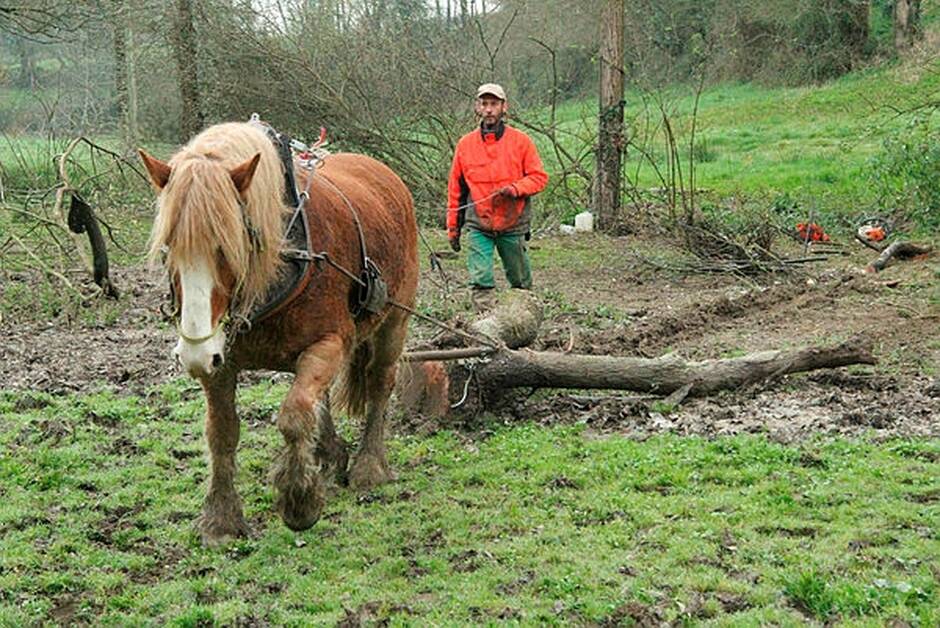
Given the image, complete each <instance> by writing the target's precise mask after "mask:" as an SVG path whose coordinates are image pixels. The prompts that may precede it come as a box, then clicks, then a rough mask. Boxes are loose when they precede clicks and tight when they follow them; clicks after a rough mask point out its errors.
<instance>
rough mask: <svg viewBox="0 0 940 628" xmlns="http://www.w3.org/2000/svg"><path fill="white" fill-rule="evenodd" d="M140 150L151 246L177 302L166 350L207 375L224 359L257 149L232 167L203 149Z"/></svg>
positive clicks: (244, 267) (245, 245) (244, 255)
mask: <svg viewBox="0 0 940 628" xmlns="http://www.w3.org/2000/svg"><path fill="white" fill-rule="evenodd" d="M140 156H141V159H142V160H143V162H144V165H145V166H146V168H147V171H148V172H149V174H150V179H151V181H152V182H153V185H154V187H155V188H156V189H157V191H158V193H159V202H158V205H159V212H158V214H157V218H156V221H155V223H154V229H153V237H152V243H151V246H152V249H151V251H152V253H157V254H159V255H162V256H163V257H164V263H165V264H166V267H167V270H168V272H169V275H170V281H171V282H172V284H173V292H174V293H175V295H176V300H177V304H176V305H177V307H178V308H179V320H178V322H177V329H178V332H179V340H178V342H177V343H176V348H175V349H174V350H173V353H174V354H175V355H176V357H177V359H178V360H179V362H180V364H181V365H182V367H183V368H184V369H185V370H186V371H187V372H188V373H189V374H190V375H192V376H193V377H199V378H203V377H208V376H209V375H211V374H212V373H213V371H215V370H216V369H218V368H219V366H221V365H222V363H223V361H224V359H225V347H226V323H227V322H228V319H229V310H230V309H231V308H232V301H233V298H236V297H237V296H238V295H239V294H240V290H241V287H242V286H243V285H244V283H245V280H246V276H247V274H248V271H249V265H250V263H251V255H252V247H253V246H256V243H253V242H252V235H251V233H250V230H251V228H252V227H251V225H250V224H246V221H248V220H249V219H248V216H247V215H246V213H245V205H246V204H247V203H248V196H247V193H248V188H249V186H250V185H251V182H252V179H253V177H254V176H255V171H256V169H257V168H258V162H259V160H260V158H261V154H260V153H257V154H255V155H254V156H253V157H251V158H249V159H248V160H246V161H244V162H242V163H240V164H238V165H236V166H234V167H231V166H228V167H227V166H226V165H225V164H224V162H223V161H222V160H221V159H219V158H217V157H215V156H214V155H213V154H211V153H209V154H197V153H187V152H185V151H184V152H182V153H180V154H178V155H176V156H175V157H174V158H173V159H172V160H171V161H170V163H165V162H162V161H160V160H158V159H155V158H154V157H151V156H150V155H148V154H147V153H145V152H144V151H140Z"/></svg>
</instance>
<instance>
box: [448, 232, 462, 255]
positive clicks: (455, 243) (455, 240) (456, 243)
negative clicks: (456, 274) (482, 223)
mask: <svg viewBox="0 0 940 628" xmlns="http://www.w3.org/2000/svg"><path fill="white" fill-rule="evenodd" d="M450 248H452V249H454V252H455V253H460V236H454V237H452V238H450Z"/></svg>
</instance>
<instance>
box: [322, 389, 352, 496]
mask: <svg viewBox="0 0 940 628" xmlns="http://www.w3.org/2000/svg"><path fill="white" fill-rule="evenodd" d="M316 413H317V426H318V427H319V438H318V440H317V449H316V451H315V452H314V454H315V456H316V459H317V463H318V464H319V465H320V473H321V475H323V476H324V477H327V478H332V479H333V481H334V482H336V484H337V485H338V486H346V484H348V481H349V480H348V475H347V471H346V467H347V466H348V464H349V454H347V453H346V450H347V444H346V441H344V440H343V439H342V437H340V436H339V434H337V433H336V428H335V427H334V426H333V415H332V413H331V412H330V394H329V391H327V392H326V393H325V394H324V395H323V399H322V401H320V403H318V404H317V409H316Z"/></svg>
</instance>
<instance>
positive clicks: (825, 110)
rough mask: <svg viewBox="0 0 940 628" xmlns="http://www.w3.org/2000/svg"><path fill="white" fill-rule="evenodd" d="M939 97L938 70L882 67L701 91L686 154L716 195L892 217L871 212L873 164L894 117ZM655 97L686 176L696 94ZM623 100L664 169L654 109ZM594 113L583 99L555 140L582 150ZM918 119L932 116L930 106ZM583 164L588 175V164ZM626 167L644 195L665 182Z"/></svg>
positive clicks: (551, 161) (636, 158) (633, 153)
mask: <svg viewBox="0 0 940 628" xmlns="http://www.w3.org/2000/svg"><path fill="white" fill-rule="evenodd" d="M938 91H940V73H938V72H937V71H936V66H935V65H931V66H927V67H924V68H920V69H919V70H917V71H914V70H912V69H911V68H909V67H907V66H903V67H882V68H878V69H872V70H868V71H864V72H858V73H855V74H851V75H848V76H846V77H844V78H842V79H840V80H837V81H833V82H830V83H827V84H824V85H821V86H815V87H799V88H764V87H760V86H757V85H753V84H738V85H733V84H732V85H729V84H724V85H720V86H714V87H710V88H707V89H706V90H705V91H704V92H703V93H702V96H701V99H700V102H699V108H698V114H697V123H696V124H697V130H696V141H695V149H694V151H692V152H693V154H694V155H695V177H696V187H698V188H704V189H706V190H707V191H709V192H710V193H711V194H712V196H713V197H718V198H722V197H724V198H727V197H730V196H735V195H743V196H750V197H758V198H764V199H766V202H767V203H770V202H771V201H772V200H773V199H774V198H775V197H778V196H781V195H787V196H788V197H790V198H793V199H796V200H798V201H800V202H801V203H803V204H804V205H805V206H807V207H816V208H818V209H820V210H823V211H827V212H836V213H841V214H844V213H846V212H851V211H856V212H859V213H864V212H866V211H867V212H871V211H873V210H874V211H876V212H877V211H884V210H888V209H890V208H885V207H881V208H878V207H876V206H874V203H875V200H876V199H875V198H874V197H873V190H872V180H871V167H872V164H871V159H872V158H873V157H874V156H876V155H878V154H879V153H880V152H881V150H882V146H883V142H884V140H885V138H887V137H889V136H890V135H892V134H893V133H896V132H897V131H899V130H900V129H902V128H903V127H904V126H905V125H906V124H908V123H909V122H910V120H911V119H912V117H911V115H899V113H898V112H899V111H900V110H905V109H910V108H914V107H916V106H917V105H922V104H923V103H925V102H928V101H931V100H936V96H937V93H938ZM657 97H658V98H659V99H660V100H661V101H662V102H663V103H664V104H665V107H666V109H667V111H669V112H670V117H671V123H672V124H673V126H674V128H675V129H676V134H677V141H678V143H679V145H680V155H681V158H682V160H683V163H682V167H683V169H684V171H685V176H688V161H689V153H690V150H689V142H690V139H691V133H690V131H691V128H690V125H691V121H692V116H691V112H692V110H693V106H694V94H693V90H692V89H691V88H686V89H682V90H678V89H677V90H673V91H671V92H665V93H663V94H659V95H657ZM626 103H627V110H626V118H627V120H628V121H629V127H628V128H629V133H630V134H631V136H632V137H633V138H634V141H635V142H637V143H639V144H641V145H642V146H644V148H645V149H646V150H648V151H650V152H651V154H653V155H654V156H655V157H656V158H657V160H658V161H659V163H660V168H661V169H663V168H664V166H663V164H664V163H665V160H664V158H665V153H664V150H663V145H664V141H663V138H662V136H661V133H659V132H657V129H658V127H659V123H660V121H659V120H658V119H657V115H658V114H656V113H655V107H653V109H654V111H653V112H651V113H650V114H648V113H647V112H646V109H644V106H643V99H642V98H641V95H640V94H639V93H635V92H632V93H631V92H628V93H627V95H626ZM596 107H597V105H596V102H592V101H590V100H587V101H579V102H569V103H565V104H563V105H562V106H561V107H560V108H559V109H558V111H557V114H556V115H557V120H558V124H559V128H560V129H561V141H562V143H563V144H565V145H566V147H567V148H568V149H569V150H571V151H572V152H574V153H577V152H578V150H579V149H580V144H579V141H580V140H578V137H583V136H584V133H583V131H584V129H593V128H594V122H593V120H594V119H595V118H596V115H597V108H596ZM922 114H924V115H927V114H929V109H928V110H922ZM528 115H532V114H528ZM545 115H546V114H545V113H544V112H538V113H537V114H534V117H535V118H536V119H542V120H544V118H545ZM648 116H651V118H650V117H648ZM647 129H650V130H647ZM537 143H538V144H539V146H540V153H541V154H542V156H543V158H544V159H545V161H546V163H547V164H548V170H549V172H553V171H555V172H557V171H559V167H558V162H557V160H556V158H555V156H554V154H553V152H552V150H551V148H550V144H549V143H547V142H546V141H544V140H543V139H537ZM586 165H589V166H590V167H592V168H593V163H588V164H586ZM624 170H625V173H626V175H627V177H628V179H629V180H630V181H631V182H634V183H636V184H637V186H638V187H640V188H641V189H646V188H650V187H657V186H660V185H661V182H660V180H659V179H658V177H657V176H656V174H655V172H654V170H653V168H652V167H651V166H650V165H649V164H648V163H647V162H646V161H645V160H643V159H642V158H641V155H640V151H638V150H635V149H633V150H631V149H630V148H628V150H627V160H626V163H625V166H624ZM569 218H570V217H569Z"/></svg>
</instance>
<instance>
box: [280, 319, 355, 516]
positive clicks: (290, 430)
mask: <svg viewBox="0 0 940 628" xmlns="http://www.w3.org/2000/svg"><path fill="white" fill-rule="evenodd" d="M342 361H343V341H342V339H341V338H340V337H339V336H335V335H333V336H327V337H326V338H324V339H323V340H321V341H320V342H318V343H316V344H314V345H312V346H311V347H309V348H308V349H307V350H306V351H304V352H303V353H302V354H301V356H300V358H298V359H297V373H296V376H295V377H294V383H293V384H292V385H291V388H290V391H288V393H287V397H285V398H284V402H283V403H282V404H281V410H280V412H279V413H278V418H277V427H278V429H279V430H280V431H281V434H282V435H283V436H284V445H285V447H284V452H283V453H282V454H281V457H280V459H279V460H278V462H277V465H276V467H275V469H274V473H273V480H274V486H275V488H276V489H277V493H278V494H277V499H276V501H275V508H276V509H277V511H278V512H279V513H280V514H281V518H282V519H283V520H284V523H285V524H286V525H287V527H288V528H290V529H292V530H306V529H307V528H309V527H310V526H312V525H313V524H314V523H316V521H317V519H319V517H320V512H321V511H322V510H323V504H324V502H325V494H324V490H323V482H322V481H321V480H320V477H319V471H320V468H319V467H320V465H319V464H317V460H316V452H317V449H318V445H319V437H320V429H319V426H318V416H317V414H318V413H317V410H316V407H317V404H318V402H319V401H320V399H321V398H322V397H323V395H324V393H325V392H326V390H327V389H328V388H329V385H330V382H331V381H332V380H333V377H334V375H336V371H337V370H338V369H339V366H340V364H341V363H342Z"/></svg>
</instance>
